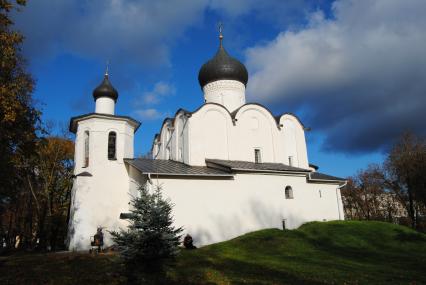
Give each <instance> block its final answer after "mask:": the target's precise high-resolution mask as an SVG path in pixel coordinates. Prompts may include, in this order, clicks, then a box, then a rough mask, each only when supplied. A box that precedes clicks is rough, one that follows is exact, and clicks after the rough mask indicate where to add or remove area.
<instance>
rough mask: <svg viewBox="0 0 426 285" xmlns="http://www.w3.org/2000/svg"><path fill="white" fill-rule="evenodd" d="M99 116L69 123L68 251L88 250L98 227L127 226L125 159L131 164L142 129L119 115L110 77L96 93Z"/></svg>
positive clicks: (106, 233)
mask: <svg viewBox="0 0 426 285" xmlns="http://www.w3.org/2000/svg"><path fill="white" fill-rule="evenodd" d="M93 98H94V99H95V105H96V106H95V112H94V113H89V114H85V115H81V116H77V117H73V118H71V120H70V131H71V132H72V133H74V134H75V154H74V162H75V165H74V183H73V189H72V193H71V212H70V222H69V229H68V247H69V249H70V250H86V249H88V248H89V247H90V237H91V236H93V235H94V234H95V233H96V229H97V228H98V227H102V228H103V229H104V242H105V245H106V246H108V245H110V244H111V238H110V236H109V234H108V231H112V230H117V229H118V228H119V227H120V226H121V225H122V223H123V221H122V220H120V219H119V217H120V213H122V212H127V211H128V207H129V205H128V203H129V201H130V197H129V194H128V192H129V178H128V173H127V170H126V166H125V163H124V159H125V158H133V140H134V133H135V132H136V130H137V129H138V128H139V126H140V123H139V122H138V121H136V120H134V119H132V118H130V117H127V116H117V115H115V110H114V109H115V104H116V102H117V99H118V92H117V90H116V89H115V88H114V87H113V86H112V84H111V82H110V80H109V75H108V72H106V73H105V75H104V79H103V81H102V83H101V84H100V85H99V86H98V87H96V88H95V90H94V91H93Z"/></svg>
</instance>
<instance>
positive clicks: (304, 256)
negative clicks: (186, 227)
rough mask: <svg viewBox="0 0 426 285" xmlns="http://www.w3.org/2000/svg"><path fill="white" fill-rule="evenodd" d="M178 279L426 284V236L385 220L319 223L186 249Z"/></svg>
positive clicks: (293, 282) (243, 281)
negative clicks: (191, 249) (384, 221)
mask: <svg viewBox="0 0 426 285" xmlns="http://www.w3.org/2000/svg"><path fill="white" fill-rule="evenodd" d="M173 277H174V278H175V280H179V281H181V282H188V281H190V282H192V283H194V284H199V283H203V282H212V283H218V284H247V283H249V284H253V283H255V284H298V283H300V284H306V283H309V284H317V283H337V284H342V283H349V284H366V283H368V284H373V283H374V284H399V283H403V284H408V283H410V282H413V283H417V284H419V283H424V284H426V236H425V235H423V234H420V233H417V232H415V231H413V230H411V229H409V228H406V227H401V226H398V225H393V224H389V223H382V222H359V221H344V222H342V221H335V222H326V223H320V222H314V223H308V224H305V225H303V226H302V227H300V228H299V229H297V230H292V231H282V230H278V229H269V230H263V231H258V232H253V233H249V234H246V235H243V236H241V237H238V238H236V239H233V240H230V241H227V242H223V243H218V244H214V245H210V246H206V247H204V248H201V249H198V250H196V251H190V252H188V251H185V252H183V255H182V257H181V258H180V260H179V263H178V267H177V268H176V270H174V275H173Z"/></svg>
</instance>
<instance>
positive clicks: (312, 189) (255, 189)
mask: <svg viewBox="0 0 426 285" xmlns="http://www.w3.org/2000/svg"><path fill="white" fill-rule="evenodd" d="M131 176H132V180H133V181H135V182H138V183H141V184H143V183H145V182H146V181H147V180H146V179H147V177H146V176H143V175H140V174H138V173H137V172H136V171H134V172H133V173H132V172H131ZM151 183H152V184H149V185H150V187H154V186H155V185H157V183H158V185H160V186H161V188H162V191H163V194H164V196H165V197H166V198H169V199H170V201H171V202H172V203H173V204H174V208H173V215H174V221H175V225H176V226H183V227H184V229H185V231H184V233H185V234H186V233H189V234H190V235H192V237H193V238H194V241H195V244H196V245H198V246H200V245H206V244H210V243H215V242H220V241H224V240H228V239H231V238H233V237H236V236H239V235H242V234H244V233H247V232H251V231H256V230H260V229H266V228H282V223H283V220H284V219H285V220H286V227H287V228H289V229H292V228H296V227H299V226H300V225H301V224H303V223H305V222H309V221H324V220H327V221H328V220H339V219H343V212H342V208H341V199H340V196H339V195H340V190H338V185H336V184H314V183H307V182H306V176H304V175H303V176H294V175H293V176H286V175H279V174H274V175H270V174H253V173H250V174H236V175H235V179H234V180H229V179H223V178H221V179H214V178H212V179H202V178H201V179H200V178H184V177H180V179H178V178H176V177H175V178H155V176H151ZM136 185H137V184H134V189H136V188H137V186H136ZM287 185H289V186H291V187H292V189H293V194H294V199H285V194H284V189H285V187H286V186H287ZM319 190H321V197H320V194H319ZM134 191H135V190H134Z"/></svg>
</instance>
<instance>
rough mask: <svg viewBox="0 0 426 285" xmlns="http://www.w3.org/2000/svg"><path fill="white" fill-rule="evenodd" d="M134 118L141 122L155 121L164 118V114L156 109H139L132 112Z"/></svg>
mask: <svg viewBox="0 0 426 285" xmlns="http://www.w3.org/2000/svg"><path fill="white" fill-rule="evenodd" d="M133 113H134V114H135V116H136V117H138V118H140V119H142V120H157V119H160V118H163V117H164V114H163V113H161V112H159V111H158V110H157V109H153V108H150V109H140V110H136V111H134V112H133Z"/></svg>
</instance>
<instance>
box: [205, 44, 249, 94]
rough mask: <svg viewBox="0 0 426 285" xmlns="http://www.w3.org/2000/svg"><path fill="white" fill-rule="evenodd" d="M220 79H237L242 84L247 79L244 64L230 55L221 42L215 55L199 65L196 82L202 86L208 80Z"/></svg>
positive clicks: (208, 81)
mask: <svg viewBox="0 0 426 285" xmlns="http://www.w3.org/2000/svg"><path fill="white" fill-rule="evenodd" d="M221 79H229V80H237V81H239V82H241V83H243V84H244V85H247V81H248V73H247V69H246V67H245V66H244V64H242V63H241V62H240V61H238V60H237V59H235V58H233V57H231V56H230V55H229V54H228V53H227V52H226V50H225V49H224V48H223V46H222V43H221V44H220V46H219V50H218V51H217V53H216V55H215V56H214V57H213V58H212V59H210V60H209V61H207V62H206V63H205V64H203V66H202V67H201V69H200V72H199V73H198V82H199V83H200V85H201V88H202V87H204V86H205V85H206V84H208V83H210V82H213V81H216V80H221Z"/></svg>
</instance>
